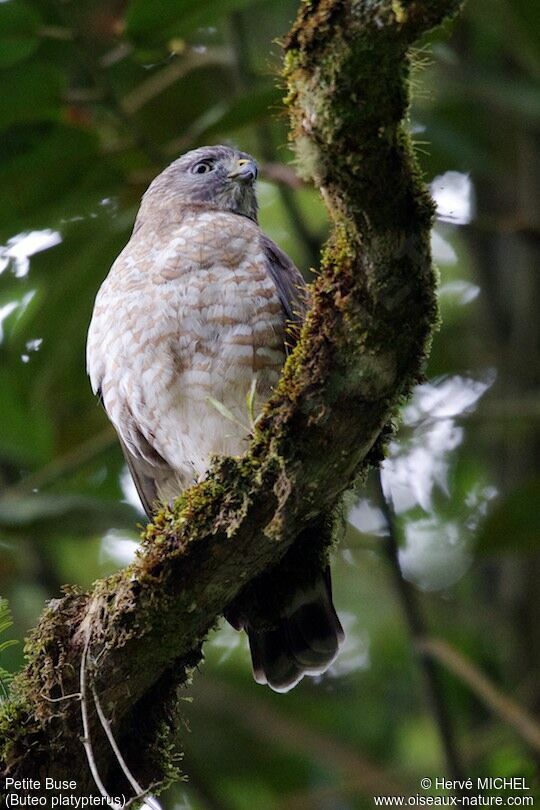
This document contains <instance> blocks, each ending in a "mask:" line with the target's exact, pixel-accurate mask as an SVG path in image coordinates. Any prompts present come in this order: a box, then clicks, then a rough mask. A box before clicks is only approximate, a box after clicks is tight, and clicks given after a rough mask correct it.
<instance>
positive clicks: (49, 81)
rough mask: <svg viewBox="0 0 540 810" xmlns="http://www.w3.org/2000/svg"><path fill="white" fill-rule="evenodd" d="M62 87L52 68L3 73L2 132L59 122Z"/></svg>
mask: <svg viewBox="0 0 540 810" xmlns="http://www.w3.org/2000/svg"><path fill="white" fill-rule="evenodd" d="M1 5H2V4H0V7H1ZM63 86H64V76H63V75H62V73H61V72H60V70H58V69H57V68H56V67H54V66H53V65H49V64H44V63H35V62H31V63H29V64H25V65H15V66H14V67H11V68H9V69H7V70H5V71H3V72H2V93H0V129H5V128H6V127H8V126H11V125H12V124H18V123H29V122H31V121H50V120H54V119H58V118H59V117H60V107H61V100H60V97H61V92H62V88H63Z"/></svg>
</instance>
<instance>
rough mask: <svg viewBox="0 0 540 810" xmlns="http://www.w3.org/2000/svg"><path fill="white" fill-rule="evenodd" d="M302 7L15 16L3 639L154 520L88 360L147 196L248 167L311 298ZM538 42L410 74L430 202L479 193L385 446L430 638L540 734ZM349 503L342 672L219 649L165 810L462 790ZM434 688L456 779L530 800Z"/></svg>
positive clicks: (197, 693) (7, 32) (510, 39)
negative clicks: (184, 165) (217, 148)
mask: <svg viewBox="0 0 540 810" xmlns="http://www.w3.org/2000/svg"><path fill="white" fill-rule="evenodd" d="M296 7H297V3H296V0H259V2H253V0H219V2H218V0H155V2H153V3H149V2H148V0H132V2H124V0H115V2H91V0H84V2H74V0H71V1H70V2H63V1H62V0H59V1H58V2H53V0H8V2H1V3H0V80H1V84H2V92H1V93H0V161H1V162H0V209H1V211H2V214H1V217H0V244H2V245H3V247H2V248H1V249H0V272H1V276H0V414H1V417H2V419H1V421H2V426H1V430H0V484H1V486H2V490H3V492H2V495H1V497H0V594H1V595H2V597H6V598H7V599H8V600H9V604H10V606H11V609H12V612H13V617H14V621H15V627H14V628H12V629H11V630H10V631H9V633H10V634H11V636H13V637H15V636H18V637H19V638H20V639H22V638H23V637H24V635H25V634H26V633H27V631H28V630H29V628H30V627H31V626H32V625H33V624H34V623H35V621H36V618H37V616H38V615H39V612H40V610H41V608H42V607H43V604H44V602H45V600H46V599H48V598H51V597H54V596H57V595H58V594H59V593H60V588H61V585H62V584H63V583H71V584H77V585H80V586H81V587H86V586H88V585H89V584H90V583H91V582H92V580H93V579H95V578H97V577H99V576H102V575H104V574H106V573H108V572H110V571H112V570H114V568H115V567H117V566H119V565H121V564H122V556H121V555H122V554H124V555H127V554H129V553H130V550H132V545H130V541H134V540H136V538H137V531H136V529H135V528H134V526H135V525H136V523H137V522H138V521H139V522H140V521H141V520H142V518H141V515H140V513H139V512H138V511H137V510H136V508H135V507H134V506H133V505H130V503H128V502H126V498H125V493H124V492H123V490H122V487H121V483H120V477H121V474H122V470H123V461H122V458H121V454H120V451H119V449H118V447H117V446H116V443H115V439H114V435H113V433H112V430H111V429H110V427H109V426H108V425H107V422H106V419H105V417H104V415H103V413H102V411H101V409H100V408H99V407H98V405H97V403H96V402H95V400H94V398H93V397H92V395H91V392H90V389H89V385H88V382H87V380H86V376H85V368H84V344H85V335H86V329H87V326H88V322H89V319H90V313H91V309H92V304H93V299H94V296H95V293H96V291H97V289H98V287H99V284H100V283H101V281H102V279H103V278H104V276H105V275H106V273H107V271H108V268H109V267H110V265H111V263H112V261H113V259H114V258H115V256H116V255H117V253H118V252H119V250H120V249H121V248H122V247H123V245H124V244H125V242H126V241H127V239H128V237H129V232H130V228H131V226H132V223H133V219H134V216H135V213H136V210H137V206H138V202H139V199H140V196H141V194H142V192H143V191H144V189H145V187H146V185H147V183H148V182H149V180H150V179H151V178H152V177H153V176H154V175H155V174H156V173H157V172H158V171H159V170H160V168H161V167H163V166H164V165H165V164H166V163H167V162H169V161H170V160H172V159H173V158H174V157H175V156H177V155H178V154H179V153H181V152H183V151H186V150H187V149H189V148H191V147H194V146H198V145H201V144H203V143H219V142H223V141H227V142H231V143H233V144H236V145H238V146H239V147H241V148H242V149H245V150H247V151H250V152H252V153H253V154H254V155H256V157H257V158H258V159H259V161H260V163H261V165H262V180H261V182H260V199H261V221H262V225H263V227H264V228H265V229H266V230H267V231H268V232H269V233H270V235H271V236H272V237H273V238H274V239H275V240H276V241H277V242H278V243H279V244H280V245H281V246H282V247H283V248H284V249H285V250H286V251H288V252H289V253H290V254H291V255H292V256H293V257H294V259H295V260H296V262H297V263H298V265H299V266H300V267H301V268H302V269H303V270H305V271H306V274H308V275H309V269H310V267H313V266H315V265H316V257H317V251H318V247H319V246H320V244H321V242H322V240H323V239H324V236H325V232H326V227H327V226H326V218H325V212H324V209H323V206H322V204H321V202H320V200H319V197H318V194H317V192H316V191H315V190H313V189H311V188H305V187H296V184H295V182H294V178H293V177H292V174H291V172H287V171H285V173H284V171H283V165H284V164H290V162H291V159H292V155H291V153H290V151H289V148H288V146H287V126H286V117H285V115H284V108H283V105H282V102H281V98H282V96H283V89H282V88H281V87H280V81H279V64H280V51H279V46H278V44H276V38H277V37H279V36H281V35H283V34H285V33H286V31H287V30H288V27H289V25H290V23H291V21H292V19H293V18H294V16H295V13H296ZM539 22H540V20H539V11H538V6H537V3H536V0H471V2H470V3H469V4H468V6H467V8H466V10H465V13H464V15H463V16H462V18H461V19H460V20H459V21H458V22H457V24H455V25H454V26H453V28H452V30H451V31H447V32H439V33H438V34H437V35H436V36H434V37H432V39H431V42H430V43H426V47H425V49H424V48H422V49H420V50H419V51H418V53H417V54H416V57H415V62H416V69H415V72H414V94H415V98H414V105H413V109H412V113H411V126H412V127H413V131H414V132H415V133H416V135H415V137H416V138H417V144H418V154H419V158H420V161H421V164H422V167H423V169H424V172H425V176H426V180H427V181H432V180H433V179H434V178H435V177H436V176H440V175H444V173H446V172H448V171H454V172H460V173H463V174H467V175H469V176H470V179H471V181H472V186H473V189H474V196H475V198H476V206H475V213H474V216H473V217H472V219H471V221H470V222H469V223H466V224H462V225H461V226H460V225H456V224H452V223H451V222H450V223H449V222H439V223H438V224H437V226H436V233H437V235H436V237H435V238H436V240H437V242H436V243H435V248H436V251H435V253H436V257H438V258H439V267H440V272H441V307H442V316H443V320H442V326H441V329H440V331H439V332H438V334H437V335H436V338H435V341H434V345H433V352H432V357H431V361H430V366H429V369H428V378H429V380H430V385H431V386H432V387H431V388H427V389H424V390H423V393H422V391H420V392H419V393H418V396H417V397H416V398H415V405H414V408H413V409H409V410H408V411H406V414H405V416H406V420H405V421H406V425H405V426H404V427H403V429H402V430H401V432H400V434H399V437H398V440H399V443H396V444H395V445H393V447H392V457H393V459H394V462H395V465H397V466H396V468H398V469H399V470H401V484H400V487H401V489H400V488H399V487H398V489H399V491H400V492H401V495H403V492H404V491H405V490H406V491H407V492H408V493H409V495H408V496H407V497H408V500H407V498H406V499H405V501H406V502H405V501H403V498H402V500H401V504H402V508H401V507H400V508H397V507H398V506H399V497H398V496H399V492H398V491H397V490H395V491H394V495H395V498H394V500H395V503H396V508H397V511H398V516H397V518H396V526H395V528H396V531H397V532H398V534H399V537H400V538H401V542H402V556H401V561H402V565H403V569H404V573H405V574H406V576H407V578H408V580H410V581H411V582H412V589H413V592H414V595H415V598H416V599H417V600H418V602H419V606H420V609H421V611H422V612H423V614H424V615H425V617H426V620H427V623H428V627H429V632H430V633H431V634H433V635H434V636H436V637H440V638H443V639H445V640H446V641H447V642H448V643H449V644H451V645H452V646H453V647H454V648H456V649H458V650H459V651H460V652H461V653H462V654H463V655H465V656H466V657H467V658H468V659H469V660H470V661H472V662H473V663H474V664H475V665H476V666H477V667H478V668H479V669H480V670H482V672H483V673H484V674H485V675H486V676H487V677H488V678H489V679H490V680H491V681H492V682H493V683H494V684H496V685H497V686H498V688H500V689H501V690H502V691H503V692H504V693H506V694H507V695H509V696H511V697H512V698H513V699H515V700H516V701H517V702H518V703H520V704H521V706H522V707H523V708H524V710H525V711H526V712H527V713H528V714H529V716H530V717H531V718H533V717H534V715H535V714H536V716H537V717H538V715H539V713H540V694H539V689H538V684H539V680H540V679H539V675H540V655H539V653H540V633H539V631H538V627H539V625H540V598H539V594H538V580H539V574H540V561H539V552H540V524H539V514H540V510H539V508H538V504H539V495H540V471H539V465H538V459H539V457H540V433H539V429H538V427H539V417H540V398H539V397H540V391H539V383H540V379H539V378H540V369H539V363H538V354H537V353H538V348H539V346H540V340H539V337H540V325H539V324H540V319H539V318H538V312H539V311H540V280H539V276H538V266H539V264H538V254H539V244H540V232H539V228H540V197H539V195H540V191H539V189H540V182H539V181H540V168H539V167H540V157H539V155H540V151H539V145H540V137H539V136H540V93H539V92H538V89H539V88H538V80H539V78H540V25H539ZM281 177H285V179H286V181H287V182H286V183H282V182H278V180H279V178H281ZM442 184H443V185H444V184H445V181H442ZM389 193H391V190H389ZM447 219H448V217H447ZM450 219H451V217H450ZM34 232H40V233H41V236H40V237H39V239H41V240H42V241H41V242H40V243H38V241H36V239H37V238H36V235H35V233H34ZM29 234H30V235H32V234H33V236H30V237H29V236H28V235H29ZM25 235H26V239H25V238H23V237H24V236H25ZM47 243H48V244H50V247H48V248H47V249H40V250H39V251H36V252H34V251H35V249H36V247H37V246H38V244H41V245H45V244H47ZM437 392H438V393H437ZM428 394H429V395H428ZM481 394H482V396H481ZM415 409H416V410H415ZM437 424H439V425H442V427H441V429H440V432H437ZM400 459H401V464H402V466H401V467H399V460H400ZM434 461H436V462H437V463H436V464H435V463H434ZM403 464H405V466H403ZM403 470H405V471H406V472H407V474H406V475H405V479H406V481H405V484H406V485H405V484H404V483H403ZM389 475H390V473H389ZM394 481H395V479H394ZM403 487H405V490H404V489H403ZM411 493H412V494H411ZM348 505H349V507H350V508H351V509H352V512H351V513H350V516H349V517H350V520H349V521H347V520H346V517H347V511H345V514H344V521H343V530H342V534H343V537H342V540H341V544H340V546H339V550H338V552H337V554H336V560H335V563H334V581H335V597H336V603H337V606H338V609H339V610H340V612H341V613H342V614H343V615H344V620H345V623H346V625H347V628H348V636H349V642H348V647H347V649H346V650H345V651H344V653H343V655H342V657H341V660H340V663H339V664H338V666H336V668H335V672H334V673H333V674H330V675H329V676H328V677H325V678H324V679H321V680H320V681H319V682H314V681H313V680H307V679H306V680H305V681H304V682H303V683H302V684H300V686H299V687H298V688H297V689H296V690H294V691H293V692H292V693H290V694H288V695H275V694H273V693H271V692H270V691H269V690H265V689H263V688H261V687H259V686H257V685H256V684H255V683H253V682H252V680H251V676H250V672H249V663H248V654H247V649H246V645H245V643H244V640H243V639H242V638H241V637H240V636H238V635H237V634H235V633H234V632H233V631H232V630H231V629H229V628H228V627H227V628H225V627H224V628H223V629H221V630H220V631H219V632H217V633H216V634H215V635H214V636H213V638H212V640H211V643H210V644H209V645H208V647H207V661H206V663H205V664H204V667H203V671H202V673H201V675H199V676H198V677H197V678H196V682H195V684H194V686H193V687H192V689H190V690H189V693H186V696H188V694H189V696H193V697H194V702H193V703H191V704H188V703H186V704H185V705H183V706H182V712H183V713H184V715H185V716H186V717H187V721H186V727H185V730H184V731H183V732H182V734H181V735H180V736H181V739H180V741H179V742H180V744H181V746H182V748H183V749H184V751H185V769H186V771H187V772H188V773H189V774H190V777H191V779H190V782H189V783H187V784H185V785H181V786H177V787H175V788H172V789H171V790H170V791H169V793H168V795H167V796H166V797H165V798H164V799H163V803H164V806H165V807H167V808H175V807H176V808H180V807H184V808H187V807H191V808H196V809H197V810H199V809H200V810H205V808H209V809H210V810H211V809H212V808H216V809H217V810H220V809H221V808H224V809H225V808H226V809H227V810H248V809H249V808H257V810H266V808H268V809H270V808H276V807H278V808H288V809H289V810H293V808H316V810H319V808H320V809H321V810H327V808H328V809H330V808H332V810H334V808H336V809H337V808H339V810H342V809H343V810H346V809H347V810H348V808H363V807H372V806H373V800H372V796H373V795H374V793H379V794H384V793H386V792H388V791H390V789H391V788H393V789H394V790H395V789H398V790H403V792H404V793H406V794H409V793H410V794H413V795H414V794H415V793H417V792H421V791H420V788H419V780H420V778H421V777H422V776H441V775H443V774H444V773H445V764H444V756H443V748H442V746H441V737H440V734H439V729H438V727H437V724H436V723H435V721H434V718H433V715H432V713H431V711H430V707H429V705H428V702H427V699H426V692H425V684H424V683H423V680H422V677H421V672H420V670H419V666H418V660H417V659H416V657H415V652H414V649H413V645H412V644H411V640H410V634H409V628H408V626H407V622H406V620H405V617H404V612H403V605H402V602H401V601H400V598H399V593H398V591H397V590H396V587H395V582H394V580H393V579H392V572H391V569H390V566H389V563H388V557H387V554H386V553H385V546H386V543H387V540H386V537H385V526H384V520H383V519H382V515H381V512H380V509H379V507H380V504H378V503H377V495H376V488H375V487H374V486H373V482H369V484H368V487H367V488H366V489H365V490H362V491H359V492H358V493H356V494H355V495H351V497H350V499H349V502H348ZM104 537H106V538H107V539H106V541H105V542H104V540H103V538H104ZM0 650H1V653H0V655H1V660H0V665H1V667H2V668H4V669H9V670H12V671H14V670H16V669H17V667H19V666H20V665H21V664H22V644H19V645H16V646H9V649H8V647H7V645H6V646H5V648H1V647H0ZM440 672H441V693H442V696H443V700H444V703H445V705H446V707H447V709H448V711H449V714H450V717H451V723H452V727H453V733H454V735H455V738H456V746H457V749H458V751H459V757H460V759H461V761H462V767H463V771H464V772H465V773H466V775H467V776H471V777H475V776H489V775H492V776H515V775H519V776H525V777H526V778H527V779H528V781H529V783H530V784H531V785H532V786H533V789H534V785H535V782H534V780H535V776H534V773H535V765H536V763H537V760H538V754H539V752H538V750H537V751H536V752H535V751H534V750H533V749H532V748H531V747H529V745H528V744H527V743H526V742H525V741H524V740H523V738H522V737H521V735H520V734H519V733H517V732H516V730H515V729H513V728H511V727H509V726H508V725H507V724H506V723H505V722H503V721H502V720H501V718H499V717H498V716H496V715H495V714H493V713H492V712H491V711H490V710H489V709H488V708H487V707H486V706H485V705H484V703H483V702H482V700H481V698H479V696H478V695H474V694H473V693H472V692H471V691H470V689H469V688H468V687H467V686H466V685H465V684H464V683H463V681H462V678H460V677H458V676H456V675H455V674H450V673H449V672H447V671H445V670H444V669H441V670H440Z"/></svg>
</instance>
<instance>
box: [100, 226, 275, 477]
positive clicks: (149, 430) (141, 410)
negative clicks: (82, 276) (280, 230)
mask: <svg viewBox="0 0 540 810" xmlns="http://www.w3.org/2000/svg"><path fill="white" fill-rule="evenodd" d="M266 262H267V259H266V256H265V254H264V250H263V248H262V245H261V239H260V231H259V228H258V226H257V225H256V224H255V223H254V222H251V221H250V220H248V219H246V218H244V217H240V216H238V215H235V214H229V213H226V212H217V211H208V212H204V213H196V212H193V213H187V214H186V215H185V216H184V217H183V219H182V221H181V222H180V223H179V224H176V225H168V226H167V227H166V228H162V229H159V230H156V229H152V230H151V229H149V228H145V227H144V226H143V227H141V228H140V229H139V230H138V231H137V232H136V233H135V234H134V236H133V237H132V239H131V241H130V242H129V244H128V245H127V246H126V248H125V249H124V251H123V252H122V254H120V256H119V258H118V259H117V261H116V262H115V264H114V265H113V267H112V269H111V272H110V273H109V276H108V277H107V279H106V280H105V282H104V284H103V286H102V288H101V290H100V292H99V294H98V298H97V301H96V308H95V311H94V317H93V320H92V324H91V328H90V333H89V343H88V364H89V371H90V374H91V378H92V382H93V385H94V387H95V388H98V387H100V388H101V390H102V395H103V400H104V405H105V408H106V410H107V412H108V414H109V416H110V418H111V420H112V421H113V423H114V424H115V427H116V429H117V431H118V432H119V434H120V436H121V438H122V439H123V441H124V442H125V443H126V445H127V447H128V449H129V450H130V452H132V453H133V454H134V455H136V456H140V457H144V458H148V456H149V455H151V453H150V452H149V450H148V447H147V445H149V446H150V448H151V449H152V450H153V451H155V453H157V454H158V455H159V456H160V457H161V458H162V459H164V460H165V461H166V463H167V464H168V465H169V466H170V467H172V468H173V469H174V470H176V471H178V475H179V480H180V479H182V480H183V483H184V485H185V484H187V483H191V480H193V479H194V478H196V477H197V476H199V475H201V474H202V473H203V472H204V470H205V469H206V468H207V466H208V464H209V460H210V456H211V455H213V454H218V453H219V454H221V453H225V454H233V455H236V454H239V453H241V452H243V450H244V448H245V443H244V439H245V435H246V433H247V432H248V428H247V425H248V421H249V417H248V413H247V405H246V395H247V393H248V391H249V389H250V386H251V384H252V380H253V377H254V376H256V379H257V388H256V390H257V396H258V402H259V403H261V402H263V401H264V400H265V399H267V398H268V396H269V394H270V392H271V390H272V387H273V386H274V385H275V384H276V382H277V380H278V378H279V374H280V370H281V367H282V365H283V362H284V358H285V352H284V339H285V314H284V312H283V308H282V306H281V303H280V301H279V298H278V295H277V291H276V288H275V285H274V282H273V281H272V278H271V277H270V275H269V273H268V270H267V263H266ZM220 406H224V407H220ZM225 409H226V410H225ZM227 411H228V412H230V414H231V417H232V418H230V419H229V418H227V417H226V416H224V413H226V412H227ZM244 425H245V426H246V427H243V426H244ZM150 463H151V460H150Z"/></svg>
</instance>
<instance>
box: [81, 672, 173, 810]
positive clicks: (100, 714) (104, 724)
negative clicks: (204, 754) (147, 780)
mask: <svg viewBox="0 0 540 810" xmlns="http://www.w3.org/2000/svg"><path fill="white" fill-rule="evenodd" d="M91 689H92V697H93V698H94V703H95V705H96V711H97V715H98V717H99V722H100V723H101V727H102V728H103V731H104V732H105V734H106V736H107V739H108V741H109V744H110V746H111V748H112V750H113V751H114V755H115V757H116V759H117V761H118V764H119V765H120V767H121V769H122V771H123V773H124V776H125V777H126V779H127V780H128V782H129V784H130V785H131V787H132V788H133V790H134V791H135V793H136V796H135V797H134V799H141V798H142V797H143V796H146V795H147V794H148V791H149V790H150V789H151V788H147V789H146V790H144V789H143V788H142V787H141V785H139V783H138V782H137V780H136V779H135V777H134V776H133V774H132V773H131V771H130V770H129V768H128V766H127V765H126V762H125V760H124V757H123V756H122V753H121V751H120V749H119V747H118V744H117V742H116V740H115V739H114V735H113V733H112V730H111V724H110V723H109V721H108V720H107V718H106V717H105V714H104V712H103V709H102V708H101V703H100V701H99V697H98V693H97V691H96V688H95V686H94V684H92V685H91ZM134 799H132V801H133V800H134ZM147 804H149V805H150V806H151V807H152V808H154V810H161V808H160V806H159V804H158V803H157V802H156V801H155V800H154V798H153V796H149V798H148V800H147Z"/></svg>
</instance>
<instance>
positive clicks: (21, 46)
mask: <svg viewBox="0 0 540 810" xmlns="http://www.w3.org/2000/svg"><path fill="white" fill-rule="evenodd" d="M39 23H40V19H39V16H38V15H37V14H36V12H35V11H34V9H32V8H30V7H29V6H27V5H26V3H24V2H22V0H11V2H9V3H0V68H5V67H9V66H10V65H14V64H15V63H16V62H21V61H22V60H24V59H26V58H27V57H28V56H30V55H31V54H32V53H33V52H34V51H35V49H36V48H37V46H38V43H39V40H38V37H37V29H38V26H39Z"/></svg>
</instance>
